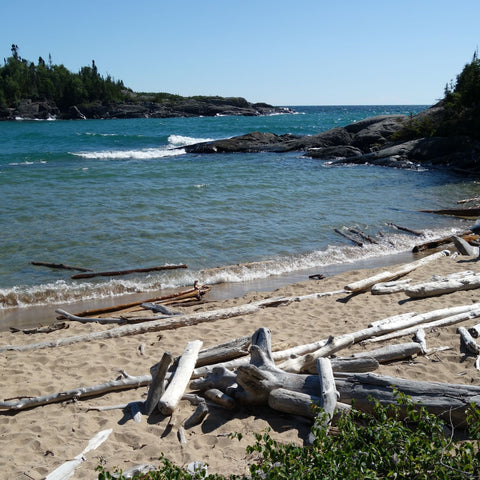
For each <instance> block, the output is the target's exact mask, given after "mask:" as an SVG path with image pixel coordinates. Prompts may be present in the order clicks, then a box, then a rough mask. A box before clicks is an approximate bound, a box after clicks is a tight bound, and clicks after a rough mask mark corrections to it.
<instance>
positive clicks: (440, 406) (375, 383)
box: [335, 373, 480, 427]
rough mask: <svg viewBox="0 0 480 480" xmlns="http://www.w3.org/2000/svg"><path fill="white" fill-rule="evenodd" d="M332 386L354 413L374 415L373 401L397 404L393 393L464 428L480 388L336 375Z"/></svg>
mask: <svg viewBox="0 0 480 480" xmlns="http://www.w3.org/2000/svg"><path fill="white" fill-rule="evenodd" d="M335 385H336V387H337V390H338V391H339V392H340V401H341V402H345V403H352V401H354V402H355V408H356V409H359V410H363V411H367V412H371V411H373V400H374V399H375V400H378V401H379V402H380V403H382V404H396V403H397V402H396V393H395V391H398V392H401V393H404V394H406V395H408V396H409V397H410V398H411V400H412V402H413V403H414V404H418V405H419V407H425V408H426V409H427V410H428V411H429V412H430V413H432V414H434V415H437V416H439V417H441V418H443V419H444V420H446V421H447V422H448V423H449V424H450V423H451V424H453V426H455V427H458V426H464V425H465V421H466V413H467V411H468V409H469V407H470V404H471V403H473V404H475V405H476V406H477V407H478V406H480V387H478V386H473V385H460V384H449V383H440V382H422V381H416V380H406V379H402V378H396V377H390V376H386V375H377V374H374V373H354V374H346V373H342V374H337V375H335ZM401 408H402V409H404V408H405V406H402V405H401Z"/></svg>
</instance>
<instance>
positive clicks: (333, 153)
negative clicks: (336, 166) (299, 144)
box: [304, 145, 362, 160]
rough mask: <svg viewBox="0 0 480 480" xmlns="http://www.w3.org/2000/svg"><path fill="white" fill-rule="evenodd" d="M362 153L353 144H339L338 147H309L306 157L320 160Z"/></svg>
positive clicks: (349, 156)
mask: <svg viewBox="0 0 480 480" xmlns="http://www.w3.org/2000/svg"><path fill="white" fill-rule="evenodd" d="M361 155H362V151H361V150H360V149H359V148H357V147H352V146H351V145H339V146H338V147H325V148H309V149H308V150H307V152H306V153H305V155H304V156H305V157H310V158H318V159H320V160H334V159H347V158H352V157H358V156H361Z"/></svg>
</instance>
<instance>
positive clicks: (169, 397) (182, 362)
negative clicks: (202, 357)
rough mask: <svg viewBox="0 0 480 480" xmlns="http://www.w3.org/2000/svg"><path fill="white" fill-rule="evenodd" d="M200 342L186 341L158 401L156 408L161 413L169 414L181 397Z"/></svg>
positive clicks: (198, 350)
mask: <svg viewBox="0 0 480 480" xmlns="http://www.w3.org/2000/svg"><path fill="white" fill-rule="evenodd" d="M202 344H203V342H202V341H201V340H193V341H192V342H188V343H187V346H186V347H185V350H184V352H183V355H182V356H181V357H180V359H179V361H178V365H177V369H176V370H175V373H174V375H173V377H172V379H171V380H170V383H169V384H168V387H167V388H166V390H165V393H164V394H163V395H162V397H161V398H160V400H159V402H158V409H159V410H160V412H162V413H163V415H171V414H172V412H173V411H174V410H175V408H176V406H177V404H178V402H179V401H180V399H181V398H182V395H183V394H184V392H185V389H186V388H187V386H188V382H189V381H190V377H191V376H192V372H193V369H194V368H195V362H196V361H197V357H198V353H199V352H200V349H201V348H202Z"/></svg>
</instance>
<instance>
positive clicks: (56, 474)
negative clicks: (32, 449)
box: [45, 428, 113, 480]
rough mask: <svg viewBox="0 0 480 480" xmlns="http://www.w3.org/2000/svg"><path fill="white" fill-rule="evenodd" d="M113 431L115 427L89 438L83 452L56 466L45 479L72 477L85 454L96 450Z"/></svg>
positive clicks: (56, 479) (83, 459) (59, 479)
mask: <svg viewBox="0 0 480 480" xmlns="http://www.w3.org/2000/svg"><path fill="white" fill-rule="evenodd" d="M112 432H113V428H109V429H108V430H102V431H101V432H98V433H97V434H96V435H95V436H94V437H93V438H91V439H90V440H89V442H88V445H87V446H86V448H85V449H84V450H83V451H82V452H81V453H79V454H78V455H77V456H76V457H74V458H73V460H68V461H67V462H65V463H63V464H62V465H60V466H59V467H58V468H56V469H55V470H54V471H53V472H51V473H49V474H48V475H47V476H46V477H45V480H67V479H69V478H71V477H72V476H73V474H74V472H75V469H76V468H77V467H78V466H79V465H80V464H81V463H82V462H84V461H85V455H86V454H87V453H88V452H90V451H91V450H96V449H97V448H98V447H99V446H100V445H101V444H102V443H103V442H104V441H105V440H106V439H107V438H108V437H109V435H110V434H111V433H112Z"/></svg>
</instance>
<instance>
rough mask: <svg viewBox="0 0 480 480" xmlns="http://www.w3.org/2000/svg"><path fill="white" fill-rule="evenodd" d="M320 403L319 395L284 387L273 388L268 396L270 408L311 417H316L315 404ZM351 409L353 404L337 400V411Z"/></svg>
mask: <svg viewBox="0 0 480 480" xmlns="http://www.w3.org/2000/svg"><path fill="white" fill-rule="evenodd" d="M319 404H320V397H319V396H318V395H308V394H306V393H301V392H294V391H292V390H286V389H284V388H276V389H274V390H272V391H271V392H270V395H269V396H268V406H269V407H270V408H273V409H274V410H277V411H279V412H284V413H289V414H291V415H300V416H302V417H307V418H311V419H313V418H315V412H314V410H313V406H314V405H319ZM350 409H351V406H350V405H347V404H345V403H341V402H337V404H336V412H339V413H342V412H347V411H349V410H350ZM334 418H335V413H334Z"/></svg>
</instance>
